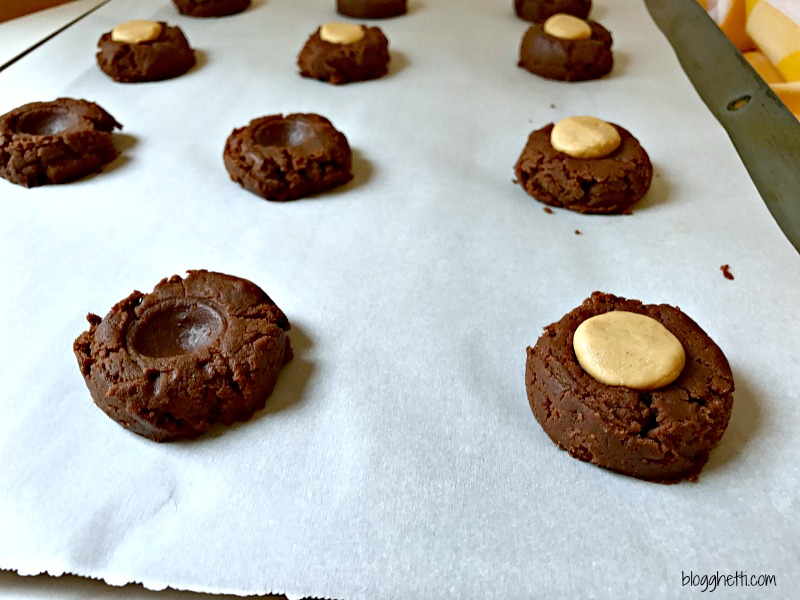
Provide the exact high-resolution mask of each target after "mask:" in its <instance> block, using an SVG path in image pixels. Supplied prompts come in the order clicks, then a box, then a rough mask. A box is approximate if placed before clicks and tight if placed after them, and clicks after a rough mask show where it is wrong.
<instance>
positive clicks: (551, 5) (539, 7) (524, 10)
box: [514, 0, 592, 23]
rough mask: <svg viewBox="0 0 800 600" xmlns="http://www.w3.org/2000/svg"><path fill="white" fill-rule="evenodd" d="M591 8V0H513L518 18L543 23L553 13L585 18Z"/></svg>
mask: <svg viewBox="0 0 800 600" xmlns="http://www.w3.org/2000/svg"><path fill="white" fill-rule="evenodd" d="M591 9H592V0H514V11H515V12H516V13H517V16H518V17H519V18H520V19H524V20H526V21H530V22H531V23H544V22H545V21H546V20H547V19H548V18H550V17H552V16H553V15H555V14H559V13H562V14H567V15H573V16H575V17H579V18H581V19H585V18H586V17H587V16H588V15H589V11H590V10H591Z"/></svg>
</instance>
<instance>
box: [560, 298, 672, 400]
mask: <svg viewBox="0 0 800 600" xmlns="http://www.w3.org/2000/svg"><path fill="white" fill-rule="evenodd" d="M572 345H573V348H574V350H575V356H576V357H577V359H578V363H580V365H581V367H583V370H584V371H586V372H587V373H588V374H589V375H591V376H592V377H593V378H595V379H596V380H597V381H599V382H601V383H605V384H606V385H620V386H625V387H629V388H633V389H636V390H655V389H658V388H661V387H664V386H666V385H669V384H670V383H672V382H673V381H675V380H676V379H677V378H678V376H679V375H680V374H681V371H683V367H684V365H685V364H686V353H685V351H684V349H683V346H682V345H681V343H680V341H678V338H676V337H675V336H674V335H673V334H672V333H671V332H670V331H669V330H668V329H667V328H666V327H664V326H663V325H662V324H661V323H659V322H658V321H656V320H655V319H653V318H651V317H648V316H646V315H640V314H638V313H631V312H626V311H611V312H607V313H604V314H602V315H597V316H594V317H591V318H589V319H586V320H585V321H584V322H583V323H581V324H580V325H579V326H578V328H577V329H576V330H575V334H574V336H573V343H572Z"/></svg>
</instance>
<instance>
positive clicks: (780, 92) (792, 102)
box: [770, 81, 800, 119]
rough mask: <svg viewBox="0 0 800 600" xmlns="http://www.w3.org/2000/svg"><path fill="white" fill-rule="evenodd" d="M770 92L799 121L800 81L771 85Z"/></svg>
mask: <svg viewBox="0 0 800 600" xmlns="http://www.w3.org/2000/svg"><path fill="white" fill-rule="evenodd" d="M770 87H771V88H772V90H773V91H774V92H775V94H776V95H777V96H778V98H780V99H781V102H783V103H784V104H785V105H786V108H788V109H789V110H790V111H791V112H792V113H793V114H794V116H795V117H797V118H798V119H800V81H790V82H788V83H773V84H772V85H771V86H770Z"/></svg>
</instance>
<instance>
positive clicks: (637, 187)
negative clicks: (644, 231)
mask: <svg viewBox="0 0 800 600" xmlns="http://www.w3.org/2000/svg"><path fill="white" fill-rule="evenodd" d="M514 173H515V174H516V176H517V183H519V185H520V186H522V189H524V190H525V191H526V192H527V193H528V194H529V195H530V196H532V197H533V198H535V199H536V200H539V201H540V202H543V203H544V204H549V205H550V206H558V207H561V208H567V209H569V210H573V211H575V212H580V213H591V214H615V213H624V212H628V211H629V209H630V207H631V206H633V205H634V204H635V203H636V202H638V201H639V200H641V199H642V197H643V196H644V195H645V194H646V193H647V190H648V189H649V188H650V183H651V181H652V179H653V166H652V164H651V163H650V157H649V156H648V155H647V152H645V150H644V148H642V146H641V144H640V143H639V141H638V140H637V139H636V138H635V137H633V136H632V135H631V134H630V133H629V132H628V131H627V130H626V129H623V128H622V127H620V126H619V125H615V124H613V123H606V122H605V121H603V120H601V119H597V118H595V117H569V118H567V119H563V120H562V121H559V122H558V123H557V124H556V125H553V124H552V123H550V124H548V125H546V126H545V127H543V128H542V129H538V130H536V131H534V132H533V133H531V134H530V136H529V137H528V142H527V143H526V144H525V147H524V148H523V150H522V153H521V154H520V157H519V159H518V160H517V164H516V165H515V166H514Z"/></svg>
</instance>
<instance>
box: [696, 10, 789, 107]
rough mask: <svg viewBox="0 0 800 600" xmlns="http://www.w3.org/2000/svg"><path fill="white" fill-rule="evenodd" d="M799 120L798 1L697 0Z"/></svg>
mask: <svg viewBox="0 0 800 600" xmlns="http://www.w3.org/2000/svg"><path fill="white" fill-rule="evenodd" d="M697 1H698V3H699V4H700V6H702V7H703V8H705V9H706V11H707V12H708V14H709V16H711V18H712V19H714V21H715V22H716V23H717V24H718V25H719V27H720V29H722V31H723V32H724V33H725V34H726V35H727V36H728V38H729V39H730V40H731V42H733V44H734V45H735V46H736V47H737V48H739V50H741V51H742V52H743V54H744V57H745V58H746V59H747V61H748V62H749V63H750V65H751V66H752V67H753V69H755V71H756V72H757V73H758V74H759V75H760V76H761V78H762V79H763V80H764V81H765V82H767V83H768V84H769V85H770V87H772V89H773V91H774V92H775V94H776V95H777V96H778V98H780V99H781V101H782V102H783V103H784V104H785V105H786V106H787V108H788V109H789V110H790V111H791V112H792V113H793V114H794V115H795V116H796V117H797V118H798V119H800V0H697Z"/></svg>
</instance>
